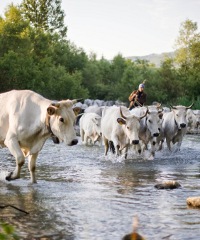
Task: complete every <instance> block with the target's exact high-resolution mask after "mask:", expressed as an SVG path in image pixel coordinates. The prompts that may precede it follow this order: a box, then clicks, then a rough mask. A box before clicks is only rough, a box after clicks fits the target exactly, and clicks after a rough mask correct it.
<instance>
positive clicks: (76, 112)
mask: <svg viewBox="0 0 200 240" xmlns="http://www.w3.org/2000/svg"><path fill="white" fill-rule="evenodd" d="M81 110H82V108H80V107H74V108H73V111H74V114H75V115H76V116H78V114H79V113H80V112H81Z"/></svg>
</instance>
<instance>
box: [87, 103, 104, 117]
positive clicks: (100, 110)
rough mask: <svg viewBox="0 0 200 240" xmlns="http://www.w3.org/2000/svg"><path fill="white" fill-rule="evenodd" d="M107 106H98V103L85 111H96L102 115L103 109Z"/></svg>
mask: <svg viewBox="0 0 200 240" xmlns="http://www.w3.org/2000/svg"><path fill="white" fill-rule="evenodd" d="M104 108H105V106H101V107H100V106H98V105H92V106H89V107H88V108H86V109H85V111H84V112H85V113H96V114H98V115H99V116H102V111H103V109H104Z"/></svg>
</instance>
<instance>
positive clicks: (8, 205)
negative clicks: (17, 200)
mask: <svg viewBox="0 0 200 240" xmlns="http://www.w3.org/2000/svg"><path fill="white" fill-rule="evenodd" d="M7 207H11V208H14V209H16V210H18V211H20V212H23V213H26V214H29V213H28V212H26V211H24V210H22V209H20V208H18V207H15V206H13V205H10V204H7V205H0V209H1V208H7Z"/></svg>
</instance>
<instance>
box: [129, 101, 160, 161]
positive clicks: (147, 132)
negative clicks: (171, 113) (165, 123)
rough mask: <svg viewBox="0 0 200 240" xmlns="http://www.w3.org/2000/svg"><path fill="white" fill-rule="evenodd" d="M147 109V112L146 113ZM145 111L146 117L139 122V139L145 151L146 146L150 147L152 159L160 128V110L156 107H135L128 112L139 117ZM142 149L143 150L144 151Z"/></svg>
mask: <svg viewBox="0 0 200 240" xmlns="http://www.w3.org/2000/svg"><path fill="white" fill-rule="evenodd" d="M147 109H148V111H147ZM146 111H147V115H146V117H145V118H143V119H142V120H141V121H140V131H139V138H140V140H142V142H143V144H144V149H147V146H148V144H149V143H150V146H151V156H150V157H152V158H154V156H155V151H156V148H155V147H156V143H157V137H158V136H159V135H160V131H161V127H162V116H163V112H162V109H160V106H159V107H156V106H148V107H137V108H133V109H132V110H131V111H130V112H131V114H134V115H136V116H138V117H141V116H143V115H144V114H145V112H146ZM144 149H143V150H144Z"/></svg>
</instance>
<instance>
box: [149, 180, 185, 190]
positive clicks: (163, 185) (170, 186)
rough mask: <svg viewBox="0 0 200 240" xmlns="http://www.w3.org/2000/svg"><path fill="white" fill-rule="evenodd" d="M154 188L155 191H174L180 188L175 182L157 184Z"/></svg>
mask: <svg viewBox="0 0 200 240" xmlns="http://www.w3.org/2000/svg"><path fill="white" fill-rule="evenodd" d="M154 187H155V188H157V189H175V188H179V187H181V185H180V183H178V182H176V181H167V182H163V183H158V184H156V185H155V186H154Z"/></svg>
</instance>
